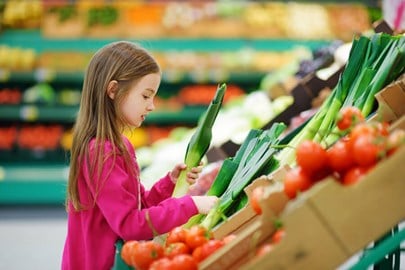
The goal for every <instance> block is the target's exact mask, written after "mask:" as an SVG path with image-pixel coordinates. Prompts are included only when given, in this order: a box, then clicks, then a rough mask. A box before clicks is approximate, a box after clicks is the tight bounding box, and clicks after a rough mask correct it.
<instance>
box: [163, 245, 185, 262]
mask: <svg viewBox="0 0 405 270" xmlns="http://www.w3.org/2000/svg"><path fill="white" fill-rule="evenodd" d="M189 252H190V248H189V247H188V246H187V245H186V244H185V243H183V242H177V243H170V244H169V245H167V246H166V247H165V256H166V257H168V258H173V257H175V256H177V255H179V254H187V253H189Z"/></svg>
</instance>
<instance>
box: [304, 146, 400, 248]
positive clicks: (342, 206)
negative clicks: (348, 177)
mask: <svg viewBox="0 0 405 270" xmlns="http://www.w3.org/2000/svg"><path fill="white" fill-rule="evenodd" d="M404 161H405V147H402V148H400V149H399V150H398V151H397V152H396V153H395V154H394V155H393V156H392V157H390V158H389V159H387V160H385V161H382V162H380V163H379V164H378V165H377V166H376V167H375V168H374V169H373V170H372V171H370V173H368V174H367V176H365V178H364V179H363V180H362V181H360V182H359V183H357V184H356V185H353V186H342V185H340V184H339V183H337V182H336V181H334V180H333V179H328V180H324V181H322V182H321V183H319V184H318V185H315V186H314V187H313V188H312V189H311V190H309V191H308V192H309V194H308V197H307V199H308V202H309V204H310V205H311V207H312V208H313V209H314V211H316V212H317V213H318V215H319V218H320V219H321V220H322V221H323V222H324V224H325V225H326V226H327V227H328V228H329V230H330V231H331V232H332V233H333V234H334V235H335V237H336V240H337V241H339V242H340V243H341V245H342V247H343V248H344V250H345V252H346V253H347V255H348V256H351V255H353V254H355V253H356V252H358V251H360V250H362V249H364V248H365V247H366V246H367V245H368V244H370V243H371V242H373V241H375V240H377V239H379V238H380V237H382V236H383V235H384V234H385V233H387V232H388V231H389V230H390V229H391V228H392V227H394V226H395V225H397V224H398V223H399V222H401V221H402V220H404V219H405V204H404V198H405V181H404V180H405V179H404V175H405V166H404Z"/></svg>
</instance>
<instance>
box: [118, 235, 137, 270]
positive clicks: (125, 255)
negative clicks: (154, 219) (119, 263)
mask: <svg viewBox="0 0 405 270" xmlns="http://www.w3.org/2000/svg"><path fill="white" fill-rule="evenodd" d="M135 245H138V241H135V240H129V241H126V242H125V243H124V245H123V246H122V249H121V258H122V260H123V261H124V262H125V263H126V264H128V265H131V264H132V256H133V254H134V246H135Z"/></svg>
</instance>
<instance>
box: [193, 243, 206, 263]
mask: <svg viewBox="0 0 405 270" xmlns="http://www.w3.org/2000/svg"><path fill="white" fill-rule="evenodd" d="M191 255H192V256H193V258H194V259H195V260H196V262H201V261H202V260H204V256H203V250H202V245H201V246H198V247H196V248H195V249H194V250H193V252H192V253H191Z"/></svg>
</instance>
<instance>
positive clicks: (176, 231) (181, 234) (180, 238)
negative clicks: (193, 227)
mask: <svg viewBox="0 0 405 270" xmlns="http://www.w3.org/2000/svg"><path fill="white" fill-rule="evenodd" d="M186 235H187V229H185V228H183V227H181V226H179V227H175V228H173V229H172V230H171V231H169V232H168V234H167V237H166V245H168V244H171V243H177V242H186Z"/></svg>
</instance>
